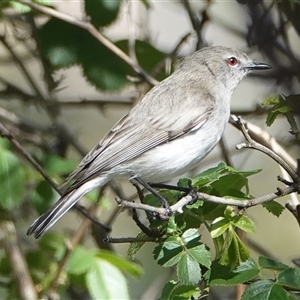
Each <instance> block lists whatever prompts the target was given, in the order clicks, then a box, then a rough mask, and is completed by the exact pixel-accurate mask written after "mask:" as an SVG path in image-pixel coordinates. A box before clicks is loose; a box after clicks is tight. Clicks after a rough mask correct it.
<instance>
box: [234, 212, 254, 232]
mask: <svg viewBox="0 0 300 300" xmlns="http://www.w3.org/2000/svg"><path fill="white" fill-rule="evenodd" d="M231 222H232V223H233V224H234V225H235V226H236V227H238V228H240V229H241V230H243V231H245V232H247V233H254V232H255V225H254V223H253V222H252V220H251V219H250V218H249V217H247V216H245V215H240V216H234V217H233V218H232V221H231Z"/></svg>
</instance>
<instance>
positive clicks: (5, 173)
mask: <svg viewBox="0 0 300 300" xmlns="http://www.w3.org/2000/svg"><path fill="white" fill-rule="evenodd" d="M25 187H26V177H25V170H24V167H23V166H22V165H21V163H20V161H19V159H18V158H17V156H15V155H14V154H13V153H12V152H10V151H9V150H8V149H6V148H5V144H4V143H0V193H1V200H0V205H1V207H3V208H4V209H6V210H11V209H13V208H15V207H17V206H19V205H20V203H21V202H22V200H23V197H24V192H25Z"/></svg>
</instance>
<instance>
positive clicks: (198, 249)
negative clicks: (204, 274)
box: [187, 244, 211, 269]
mask: <svg viewBox="0 0 300 300" xmlns="http://www.w3.org/2000/svg"><path fill="white" fill-rule="evenodd" d="M187 252H188V254H189V255H190V256H191V257H192V258H193V259H194V260H195V261H197V262H198V263H199V264H201V265H203V266H205V267H206V268H208V269H209V268H210V265H211V261H210V258H211V254H210V252H209V251H208V250H207V249H206V247H205V245H204V244H201V245H197V246H194V247H192V248H188V251H187Z"/></svg>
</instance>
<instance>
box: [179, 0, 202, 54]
mask: <svg viewBox="0 0 300 300" xmlns="http://www.w3.org/2000/svg"><path fill="white" fill-rule="evenodd" d="M181 2H182V4H183V6H184V7H185V9H186V11H187V13H188V15H189V18H190V21H191V23H192V26H193V29H194V31H195V33H196V35H197V45H196V50H199V49H201V47H202V46H203V38H202V35H201V30H202V25H203V24H204V23H203V22H200V20H199V16H198V15H197V14H195V13H194V12H193V11H192V9H191V6H190V3H189V0H181Z"/></svg>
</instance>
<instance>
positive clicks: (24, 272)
mask: <svg viewBox="0 0 300 300" xmlns="http://www.w3.org/2000/svg"><path fill="white" fill-rule="evenodd" d="M0 243H1V245H3V248H4V250H5V253H6V257H7V258H8V260H9V261H10V267H11V269H12V273H13V275H14V277H15V279H16V281H17V282H18V288H19V293H20V299H24V300H28V299H30V300H35V299H38V297H37V293H36V290H35V287H34V284H33V281H32V278H31V276H30V273H29V270H28V266H27V263H26V260H25V258H24V256H23V254H22V251H21V249H20V247H19V245H18V239H17V233H16V228H15V226H14V224H13V222H11V221H2V222H1V223H0Z"/></svg>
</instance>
